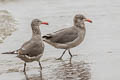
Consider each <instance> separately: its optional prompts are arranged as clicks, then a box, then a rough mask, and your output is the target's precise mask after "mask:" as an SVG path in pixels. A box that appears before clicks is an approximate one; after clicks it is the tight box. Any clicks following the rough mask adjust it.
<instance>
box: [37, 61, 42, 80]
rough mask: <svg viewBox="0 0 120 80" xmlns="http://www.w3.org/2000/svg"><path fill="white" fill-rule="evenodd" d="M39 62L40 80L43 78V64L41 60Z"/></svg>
mask: <svg viewBox="0 0 120 80" xmlns="http://www.w3.org/2000/svg"><path fill="white" fill-rule="evenodd" d="M38 63H39V66H40V80H42V65H41V63H40V61H38Z"/></svg>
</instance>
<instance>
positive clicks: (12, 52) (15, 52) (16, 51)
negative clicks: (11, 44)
mask: <svg viewBox="0 0 120 80" xmlns="http://www.w3.org/2000/svg"><path fill="white" fill-rule="evenodd" d="M2 54H18V50H15V51H11V52H4V53H2Z"/></svg>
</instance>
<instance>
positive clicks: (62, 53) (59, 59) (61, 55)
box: [57, 49, 67, 60]
mask: <svg viewBox="0 0 120 80" xmlns="http://www.w3.org/2000/svg"><path fill="white" fill-rule="evenodd" d="M66 50H67V49H65V51H64V52H63V53H62V55H61V56H60V57H59V58H57V60H61V59H62V57H63V55H64V54H65V52H66Z"/></svg>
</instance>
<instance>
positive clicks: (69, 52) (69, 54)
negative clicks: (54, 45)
mask: <svg viewBox="0 0 120 80" xmlns="http://www.w3.org/2000/svg"><path fill="white" fill-rule="evenodd" d="M68 52H69V55H70V58H72V54H71V52H70V49H69V50H68Z"/></svg>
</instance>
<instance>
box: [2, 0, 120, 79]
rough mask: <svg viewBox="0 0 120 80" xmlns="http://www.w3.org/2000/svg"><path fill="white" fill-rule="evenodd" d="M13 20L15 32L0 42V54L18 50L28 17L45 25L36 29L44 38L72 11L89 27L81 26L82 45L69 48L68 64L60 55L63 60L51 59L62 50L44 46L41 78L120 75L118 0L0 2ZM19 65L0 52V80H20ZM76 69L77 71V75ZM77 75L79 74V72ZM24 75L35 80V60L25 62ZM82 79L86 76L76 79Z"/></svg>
mask: <svg viewBox="0 0 120 80" xmlns="http://www.w3.org/2000/svg"><path fill="white" fill-rule="evenodd" d="M0 6H1V7H0V9H1V10H8V11H9V12H10V13H11V14H12V15H14V17H15V19H16V20H17V21H18V24H17V26H16V28H17V29H18V30H17V31H15V32H14V33H13V34H12V35H11V36H10V37H7V39H5V40H4V43H2V44H0V52H6V51H12V50H15V49H18V48H19V47H20V46H21V45H22V44H23V43H24V42H25V41H26V40H29V39H30V37H31V28H30V22H31V20H32V19H34V18H39V19H41V20H42V21H47V22H49V24H50V25H49V26H44V25H42V26H41V32H42V33H43V35H44V34H47V33H50V32H53V31H56V30H59V29H62V28H65V27H69V26H71V25H72V24H73V22H72V21H73V20H72V19H73V17H74V15H75V14H77V13H82V14H84V15H85V16H86V17H87V18H90V19H91V20H92V21H93V23H92V24H90V23H86V30H87V33H86V37H85V40H84V41H83V43H82V44H81V45H80V46H78V47H76V48H74V49H72V50H71V52H72V53H73V54H74V55H77V56H74V57H73V59H72V66H73V67H71V65H70V64H69V55H68V54H67V53H66V54H65V55H64V57H63V61H56V60H55V58H57V57H59V56H60V55H61V54H62V52H63V50H59V49H55V48H53V47H51V46H50V45H48V44H45V45H46V47H45V53H44V56H43V57H42V59H41V64H42V66H43V72H42V77H43V79H44V80H90V79H91V80H119V79H120V76H119V72H120V69H119V68H120V63H119V61H120V55H119V52H120V46H119V41H120V37H119V33H120V27H119V26H120V24H119V19H120V15H119V14H120V8H119V7H120V1H119V0H91V1H89V0H84V1H83V0H59V1H58V0H19V1H15V2H14V1H12V2H8V3H5V4H0ZM22 70H23V62H22V61H21V60H19V59H18V58H16V55H2V54H0V80H8V79H9V80H26V77H25V75H24V73H23V72H22ZM81 70H83V71H82V72H81ZM82 73H83V74H82ZM26 74H27V77H28V78H29V79H30V80H39V79H40V73H39V65H38V63H37V62H33V63H29V64H27V73H26ZM81 74H82V77H84V76H86V77H85V78H83V79H82V77H81V76H80V75H81Z"/></svg>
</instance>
